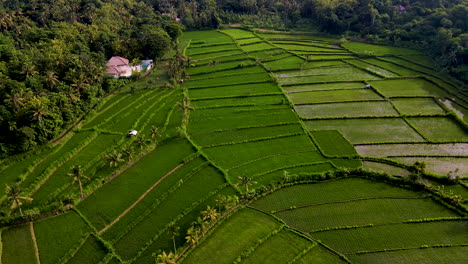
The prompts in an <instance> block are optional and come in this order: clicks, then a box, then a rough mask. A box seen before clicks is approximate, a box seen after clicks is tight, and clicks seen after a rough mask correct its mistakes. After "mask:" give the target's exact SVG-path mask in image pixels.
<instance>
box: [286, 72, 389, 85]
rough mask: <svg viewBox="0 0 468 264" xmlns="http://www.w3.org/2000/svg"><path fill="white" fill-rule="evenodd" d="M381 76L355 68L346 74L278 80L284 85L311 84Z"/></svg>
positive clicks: (361, 79)
mask: <svg viewBox="0 0 468 264" xmlns="http://www.w3.org/2000/svg"><path fill="white" fill-rule="evenodd" d="M379 79H380V78H379V77H377V76H375V75H372V74H369V73H367V72H364V71H361V70H359V69H355V70H353V72H349V73H345V74H340V73H336V74H324V75H316V76H313V75H312V76H296V77H288V78H281V79H280V80H279V81H278V82H279V83H280V84H282V85H295V84H309V83H321V82H344V81H365V80H379Z"/></svg>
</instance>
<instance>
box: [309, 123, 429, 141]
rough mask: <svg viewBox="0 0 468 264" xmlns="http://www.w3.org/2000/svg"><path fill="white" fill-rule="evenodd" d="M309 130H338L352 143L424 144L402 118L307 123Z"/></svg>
mask: <svg viewBox="0 0 468 264" xmlns="http://www.w3.org/2000/svg"><path fill="white" fill-rule="evenodd" d="M305 125H306V127H307V128H308V129H309V130H322V129H338V130H339V131H340V132H341V133H342V134H343V135H344V136H345V137H346V139H348V140H349V141H351V143H353V144H363V143H379V142H402V141H403V142H423V141H424V139H423V138H422V137H421V136H420V135H419V134H418V133H416V131H414V130H413V129H412V128H411V127H410V126H409V125H408V124H407V123H406V122H405V121H404V120H403V119H400V118H365V119H341V120H314V121H306V122H305Z"/></svg>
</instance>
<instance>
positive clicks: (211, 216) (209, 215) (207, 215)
mask: <svg viewBox="0 0 468 264" xmlns="http://www.w3.org/2000/svg"><path fill="white" fill-rule="evenodd" d="M201 214H202V217H203V220H207V219H208V220H210V221H214V220H216V218H218V216H219V213H218V211H217V210H216V208H211V206H209V205H208V207H207V208H206V210H205V211H201Z"/></svg>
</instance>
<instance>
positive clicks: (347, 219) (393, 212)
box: [275, 198, 458, 236]
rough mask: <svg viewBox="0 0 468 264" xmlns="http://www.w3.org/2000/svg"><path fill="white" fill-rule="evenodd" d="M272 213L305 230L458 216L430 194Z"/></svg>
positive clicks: (311, 230)
mask: <svg viewBox="0 0 468 264" xmlns="http://www.w3.org/2000/svg"><path fill="white" fill-rule="evenodd" d="M275 215H276V216H277V217H279V218H280V219H282V220H284V221H285V222H286V223H287V224H288V225H289V226H292V227H294V228H297V229H299V230H302V231H305V232H313V231H314V230H319V229H323V228H333V227H339V226H355V225H359V226H362V225H368V224H373V225H380V224H388V223H400V222H402V221H407V220H409V219H421V218H436V217H456V216H458V215H457V214H456V213H454V212H453V211H451V210H449V209H447V208H445V207H443V206H441V205H439V204H437V203H436V202H434V201H432V200H431V199H429V198H424V199H374V200H358V201H350V202H346V203H334V204H323V205H315V206H309V207H304V208H297V209H293V210H288V211H282V212H278V213H276V214H275ZM311 219H314V220H313V221H311ZM312 236H314V234H312Z"/></svg>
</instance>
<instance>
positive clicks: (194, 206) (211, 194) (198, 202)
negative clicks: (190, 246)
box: [127, 183, 230, 263]
mask: <svg viewBox="0 0 468 264" xmlns="http://www.w3.org/2000/svg"><path fill="white" fill-rule="evenodd" d="M229 186H230V185H229V184H228V183H226V184H224V185H220V186H219V187H218V189H216V190H214V191H212V192H210V193H208V194H207V195H206V196H205V197H203V198H201V199H199V200H197V201H195V202H193V203H192V206H191V207H188V208H185V210H184V211H183V212H182V213H181V214H179V215H178V216H176V217H175V218H174V219H173V221H172V222H170V223H168V224H166V225H165V226H164V227H163V228H162V229H161V230H160V231H159V232H158V233H156V234H155V235H154V236H153V237H152V239H150V240H149V241H147V242H146V243H145V246H143V247H142V248H140V250H139V251H138V252H137V254H136V255H135V256H134V257H133V258H132V259H129V260H127V262H128V263H133V262H135V261H136V260H137V259H138V258H139V257H140V256H141V255H142V254H143V252H145V251H146V249H148V247H149V246H151V244H153V243H154V241H155V240H156V239H158V238H159V237H160V236H161V235H162V234H164V233H165V232H167V230H168V228H170V226H171V225H172V224H173V223H176V222H177V221H179V220H180V219H182V218H183V217H184V216H186V215H188V214H189V213H190V212H191V211H193V209H195V208H196V207H197V206H199V205H200V204H202V203H203V202H205V201H207V200H208V199H210V198H211V197H213V196H214V195H216V194H217V193H219V192H220V191H221V190H223V189H224V188H227V187H229ZM215 224H216V223H215ZM199 242H200V241H199ZM183 254H184V253H181V254H180V255H179V256H182V255H183Z"/></svg>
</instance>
